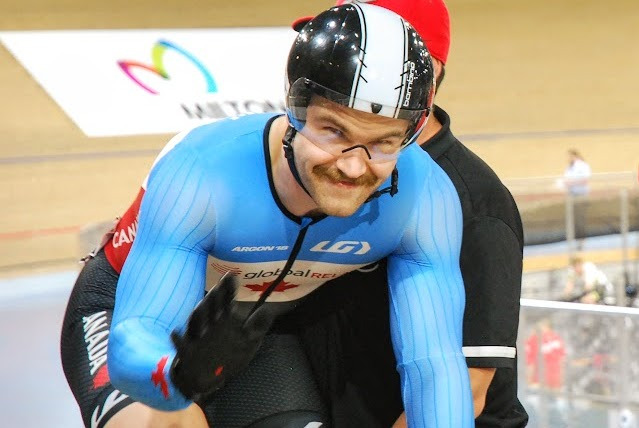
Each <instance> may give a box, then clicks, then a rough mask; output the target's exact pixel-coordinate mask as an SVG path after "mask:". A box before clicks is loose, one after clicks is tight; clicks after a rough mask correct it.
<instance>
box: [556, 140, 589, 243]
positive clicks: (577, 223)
mask: <svg viewBox="0 0 639 428" xmlns="http://www.w3.org/2000/svg"><path fill="white" fill-rule="evenodd" d="M591 174H592V173H591V170H590V165H588V163H587V162H586V161H585V160H584V158H583V156H581V154H580V153H579V152H578V151H577V150H575V149H570V150H568V167H567V168H566V170H565V171H564V177H563V185H564V188H565V189H566V193H567V194H568V197H569V198H570V199H569V203H572V206H573V220H574V227H575V239H576V240H577V249H578V250H580V249H581V248H582V247H583V239H584V238H585V237H586V211H587V208H588V200H587V196H588V193H589V192H590V185H589V182H590V176H591Z"/></svg>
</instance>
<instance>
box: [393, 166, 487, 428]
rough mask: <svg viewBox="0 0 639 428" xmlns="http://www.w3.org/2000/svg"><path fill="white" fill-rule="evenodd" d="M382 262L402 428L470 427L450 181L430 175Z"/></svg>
mask: <svg viewBox="0 0 639 428" xmlns="http://www.w3.org/2000/svg"><path fill="white" fill-rule="evenodd" d="M429 181H430V184H429V185H427V186H425V189H424V192H423V193H422V195H421V197H420V199H419V202H418V203H417V206H416V208H415V212H414V213H413V218H412V220H411V221H410V222H409V226H408V229H407V231H406V232H405V234H404V236H403V237H402V240H401V243H400V247H399V248H398V250H396V251H395V253H394V254H393V255H391V256H390V257H389V259H388V276H389V278H388V280H389V281H388V282H389V291H390V293H389V294H390V304H391V308H390V317H391V337H392V341H393V348H394V351H395V356H396V359H397V364H398V366H397V369H398V371H399V373H400V377H401V385H402V397H403V400H404V408H405V410H406V416H407V421H408V426H409V427H411V428H414V427H436V428H462V427H473V426H474V417H473V400H472V394H471V390H470V382H469V378H468V369H467V366H466V361H465V359H464V355H463V354H462V322H463V315H464V303H465V295H464V285H463V281H462V276H461V272H460V268H459V252H460V248H461V237H462V214H461V205H460V202H459V198H458V196H457V193H456V192H455V189H454V188H453V185H452V183H451V182H450V180H448V178H447V177H445V176H443V174H432V175H431V176H430V177H429Z"/></svg>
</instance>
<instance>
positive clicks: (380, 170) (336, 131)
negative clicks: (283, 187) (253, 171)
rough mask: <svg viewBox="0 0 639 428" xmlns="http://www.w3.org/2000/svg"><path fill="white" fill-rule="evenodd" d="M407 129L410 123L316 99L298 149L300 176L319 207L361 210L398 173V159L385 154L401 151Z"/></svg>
mask: <svg viewBox="0 0 639 428" xmlns="http://www.w3.org/2000/svg"><path fill="white" fill-rule="evenodd" d="M407 129H408V121H405V120H400V119H392V118H387V117H384V116H378V115H375V114H372V113H364V112H361V111H358V110H353V109H350V108H346V107H344V106H341V105H339V104H337V103H333V102H331V101H328V100H326V99H324V98H319V97H315V98H314V99H313V102H311V104H310V105H309V107H308V110H307V117H306V125H305V127H304V129H303V130H302V132H301V133H298V134H297V136H296V139H295V142H294V144H295V145H294V149H295V164H296V166H297V169H298V171H299V174H300V178H301V180H302V182H303V183H304V186H305V187H306V189H307V190H308V192H309V193H310V195H311V197H312V198H313V200H314V201H315V203H316V204H317V205H318V211H319V212H322V213H324V214H327V215H331V216H337V217H346V216H349V215H351V214H353V213H354V212H355V211H357V209H359V207H360V206H361V205H362V204H363V203H364V202H365V201H366V199H368V197H369V196H370V195H371V193H373V192H374V191H375V190H376V189H377V188H378V187H379V186H380V185H381V184H382V183H383V182H384V180H386V179H387V178H388V177H389V176H390V174H391V173H392V171H393V169H394V168H395V164H396V159H390V160H387V159H386V158H385V157H384V156H385V155H388V154H392V153H396V152H398V151H399V149H400V147H401V145H402V142H403V141H404V136H405V135H406V130H407ZM354 146H358V147H356V148H353V147H354ZM362 146H363V147H362ZM364 147H365V148H366V150H365V149H364ZM349 148H351V149H350V150H347V151H346V152H344V153H342V151H343V150H345V149H349ZM367 151H368V153H367ZM369 153H370V154H372V156H373V157H374V158H377V160H376V159H372V160H371V159H369ZM380 156H381V157H382V160H383V161H380Z"/></svg>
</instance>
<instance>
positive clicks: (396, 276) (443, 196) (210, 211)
mask: <svg viewBox="0 0 639 428" xmlns="http://www.w3.org/2000/svg"><path fill="white" fill-rule="evenodd" d="M272 118H273V115H270V114H260V115H249V116H243V117H240V118H235V119H229V120H223V121H219V122H215V123H212V124H208V125H204V126H201V127H198V128H195V129H194V130H191V131H190V132H188V133H185V134H183V135H181V136H178V137H176V138H175V139H174V140H172V142H171V143H169V146H167V148H166V149H165V150H164V151H163V153H162V154H161V155H160V157H159V158H158V160H156V163H155V164H154V166H153V168H152V170H151V173H150V175H149V177H148V178H147V184H146V193H145V195H144V198H143V200H142V205H141V207H140V212H139V226H138V231H137V236H136V238H135V241H134V243H133V246H132V248H131V252H130V254H129V255H128V258H127V259H126V262H125V264H124V267H123V270H122V273H121V276H120V279H119V282H118V287H117V294H116V305H115V310H114V316H113V322H112V326H111V332H110V335H109V347H108V361H109V374H110V377H111V382H112V383H113V385H114V386H115V387H117V388H118V389H120V390H121V391H122V392H123V393H125V394H128V395H130V396H131V397H132V398H133V399H135V400H137V401H140V402H142V403H145V404H148V405H150V406H152V407H155V408H158V409H162V410H177V409H182V408H185V407H186V406H188V405H189V404H190V401H188V400H187V399H185V398H184V397H183V396H182V395H181V394H180V393H179V391H178V390H177V389H176V388H175V387H174V386H173V385H172V383H171V381H170V379H169V375H168V371H169V367H170V365H171V362H172V360H173V358H174V356H175V349H174V347H173V345H172V343H171V340H170V337H169V335H170V333H171V331H173V330H174V329H179V330H181V331H182V330H183V329H184V327H185V324H186V321H187V319H188V317H189V315H190V313H191V312H192V310H193V308H194V307H195V305H196V304H197V303H198V302H199V301H200V300H201V299H202V297H203V295H204V293H205V289H206V288H207V285H206V284H207V275H208V276H209V278H208V279H209V281H208V282H214V281H215V279H216V278H215V277H216V276H217V277H219V275H220V274H221V273H223V272H225V271H228V270H230V271H231V272H233V273H234V274H236V276H237V278H238V279H239V283H240V285H241V287H240V291H239V292H238V297H237V299H238V300H246V301H255V300H257V298H258V297H259V294H260V292H261V291H262V290H263V288H264V286H265V285H268V283H269V281H272V280H273V279H275V277H276V276H277V274H278V273H279V272H280V271H281V269H282V267H283V266H284V263H285V262H286V260H287V258H288V256H289V254H290V252H291V248H292V246H293V243H294V242H295V240H296V238H297V236H298V233H299V232H300V229H301V228H302V223H303V219H301V218H298V217H295V216H293V215H292V214H290V213H289V212H288V211H286V210H285V209H284V208H283V206H282V205H281V203H279V200H278V199H277V196H276V194H275V192H274V191H273V184H272V179H271V174H270V165H269V155H268V149H267V148H268V143H267V141H268V139H267V138H265V135H264V134H265V133H264V130H265V128H266V127H267V125H268V123H269V120H270V119H272ZM176 143H177V144H176ZM397 168H398V171H399V177H400V179H399V193H398V194H396V195H395V196H394V197H390V196H389V195H388V194H386V195H382V196H381V197H379V198H377V199H374V200H373V201H371V202H369V203H366V204H364V205H363V206H362V207H360V209H359V210H358V211H357V212H356V213H355V214H353V215H352V216H350V217H346V218H338V217H327V218H325V219H323V220H321V221H319V222H317V223H316V224H312V225H311V226H310V227H309V228H308V230H307V233H306V236H305V238H304V241H303V244H302V247H301V250H300V252H299V254H298V255H297V257H296V259H295V262H294V264H293V266H292V267H291V269H290V270H289V274H288V275H287V276H286V277H285V278H284V281H283V283H282V284H283V285H282V286H278V288H277V289H276V291H275V292H273V293H272V294H271V296H270V297H269V299H268V301H280V302H285V301H290V300H295V299H298V298H300V297H303V296H304V295H306V294H308V293H309V292H311V291H312V290H314V289H315V288H317V287H318V286H319V285H321V283H323V282H325V281H327V280H328V279H330V278H333V277H335V276H339V275H341V274H343V273H345V272H347V271H351V270H354V269H357V268H359V267H362V266H365V265H367V264H370V263H373V262H375V261H377V260H379V259H381V258H383V257H385V256H387V255H389V264H388V272H389V273H388V275H389V287H390V297H391V308H390V316H391V325H392V338H393V347H394V350H395V354H396V357H397V361H398V370H399V372H400V375H401V380H402V393H403V397H404V406H405V409H406V412H407V418H408V421H409V425H410V426H411V427H427V426H432V427H454V428H459V427H470V426H473V424H474V419H473V406H472V395H471V392H470V386H469V379H468V371H467V367H466V362H465V359H464V356H463V355H462V352H461V347H462V317H463V311H464V299H465V296H464V287H463V283H462V276H461V273H460V270H459V251H460V246H461V235H462V215H461V207H460V203H459V199H458V196H457V193H456V191H455V188H454V187H453V185H452V183H451V182H450V180H449V179H448V177H447V176H446V174H445V173H444V172H443V170H441V169H440V168H439V167H438V166H437V164H435V162H434V161H433V160H432V159H431V158H430V157H429V156H428V155H427V154H426V153H425V152H424V151H423V150H422V149H421V148H419V147H418V146H416V145H412V146H410V147H408V148H407V149H405V150H404V151H403V153H402V154H401V156H400V158H399V160H398V164H397ZM388 181H390V180H388ZM388 185H389V182H387V183H384V184H383V185H382V187H386V186H388ZM307 220H308V219H307ZM278 269H279V271H278ZM152 373H154V374H153V375H152ZM161 380H163V382H162V381H161Z"/></svg>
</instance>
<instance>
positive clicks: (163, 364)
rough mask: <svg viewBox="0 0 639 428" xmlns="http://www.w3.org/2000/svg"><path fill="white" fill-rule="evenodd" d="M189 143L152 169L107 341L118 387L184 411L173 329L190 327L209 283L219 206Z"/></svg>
mask: <svg viewBox="0 0 639 428" xmlns="http://www.w3.org/2000/svg"><path fill="white" fill-rule="evenodd" d="M185 146H186V144H185V143H184V142H183V143H181V144H178V145H177V146H176V147H175V148H173V149H172V150H171V151H169V152H168V153H167V154H166V155H165V156H164V157H163V158H162V159H161V160H160V161H159V162H158V163H157V164H156V165H155V167H154V168H153V169H152V171H151V174H150V176H149V181H148V186H147V190H146V193H145V195H144V198H143V200H142V205H141V207H140V213H139V216H140V217H139V225H138V231H137V236H136V239H135V241H134V243H133V246H132V248H131V252H130V254H129V256H128V257H127V259H126V262H125V264H124V267H123V269H122V273H121V276H120V279H119V281H118V286H117V292H116V299H115V309H114V314H113V322H112V326H111V332H110V334H109V345H108V357H107V358H108V367H109V376H110V378H111V382H112V383H113V385H114V386H115V387H116V388H118V389H119V390H120V391H122V392H123V393H125V394H127V395H129V396H130V397H131V398H133V399H134V400H136V401H140V402H142V403H144V404H147V405H149V406H151V407H154V408H157V409H161V410H178V409H182V408H185V407H187V406H188V405H189V404H190V401H189V400H187V399H186V398H185V397H184V396H182V395H181V394H180V393H179V391H178V390H177V389H176V388H175V387H174V386H173V385H172V383H171V380H170V378H169V368H170V367H171V363H172V362H173V359H174V357H175V349H174V347H173V344H172V342H171V339H170V333H171V331H173V330H174V329H175V328H178V329H180V330H181V331H182V330H183V329H184V326H185V324H186V321H187V319H188V317H189V315H190V314H191V312H192V310H193V308H194V307H195V306H196V304H197V303H198V302H199V301H200V300H201V299H202V297H203V295H204V288H205V275H206V260H207V254H208V249H210V248H211V246H212V245H213V237H214V232H215V212H214V209H213V204H212V197H211V187H210V186H209V185H208V183H207V179H208V174H207V170H206V169H205V168H204V167H203V166H202V162H201V161H199V159H198V156H197V154H196V153H195V152H194V151H193V150H192V149H190V148H189V147H185Z"/></svg>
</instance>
